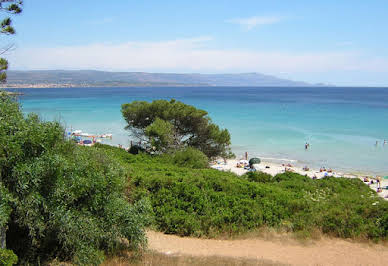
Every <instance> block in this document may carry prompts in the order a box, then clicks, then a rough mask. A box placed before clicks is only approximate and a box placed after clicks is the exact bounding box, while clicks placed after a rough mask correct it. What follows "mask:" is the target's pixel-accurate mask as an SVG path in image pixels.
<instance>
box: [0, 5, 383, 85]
mask: <svg viewBox="0 0 388 266" xmlns="http://www.w3.org/2000/svg"><path fill="white" fill-rule="evenodd" d="M318 2H319V3H318ZM386 14H388V3H387V1H386V0H385V1H377V0H370V1H362V0H358V1H357V0H353V1H347V0H342V1H338V0H337V1H330V0H325V1H311V0H309V1H307V0H300V1H298V0H293V1H286V0H283V1H280V0H279V1H259V0H255V1H244V0H240V1H217V0H212V1H201V0H197V1H190V2H189V1H178V0H174V1H168V0H165V1H124V0H115V1H95V0H94V1H89V0H82V1H79V0H78V1H75V0H66V1H48V0H46V1H44V0H33V1H32V0H26V1H25V6H24V12H23V13H22V14H21V15H20V16H17V17H14V24H15V27H16V30H17V35H16V36H13V37H10V38H8V37H4V36H3V37H2V38H3V40H2V42H3V43H15V47H16V49H15V50H14V51H12V52H11V53H9V54H8V55H7V58H8V59H9V61H10V68H11V69H99V70H109V71H148V72H179V73H192V72H196V73H198V72H200V73H240V72H261V73H264V74H270V75H275V76H279V77H283V78H290V79H294V80H303V81H307V82H313V83H316V82H324V83H330V84H336V85H347V86H351V85H360V86H364V85H366V86H388V16H387V15H386Z"/></svg>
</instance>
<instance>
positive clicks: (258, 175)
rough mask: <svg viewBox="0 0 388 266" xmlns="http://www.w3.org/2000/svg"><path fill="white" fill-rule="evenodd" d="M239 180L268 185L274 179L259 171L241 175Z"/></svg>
mask: <svg viewBox="0 0 388 266" xmlns="http://www.w3.org/2000/svg"><path fill="white" fill-rule="evenodd" d="M241 178H243V179H246V180H248V181H251V182H259V183H269V182H272V181H273V180H274V178H273V177H272V176H271V175H270V174H266V173H263V172H260V171H257V172H248V173H246V174H244V175H242V176H241Z"/></svg>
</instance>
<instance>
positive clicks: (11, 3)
mask: <svg viewBox="0 0 388 266" xmlns="http://www.w3.org/2000/svg"><path fill="white" fill-rule="evenodd" d="M22 5H23V2H22V1H18V0H0V11H4V12H6V13H8V14H19V13H21V12H22V8H21V7H22ZM0 33H2V34H6V35H12V34H15V29H14V28H13V27H12V20H11V18H10V17H6V18H4V19H3V20H2V21H1V22H0ZM11 47H12V45H10V46H7V47H4V48H3V49H2V50H1V51H0V55H2V54H4V53H5V52H7V51H8V50H9V49H10V48H11ZM7 69H8V61H7V60H6V59H4V58H0V83H4V82H5V81H6V79H7V73H6V72H5V71H6V70H7ZM0 122H1V121H0ZM0 183H1V176H0ZM0 190H1V187H0ZM3 197H4V195H3ZM0 201H1V195H0ZM0 204H1V203H0ZM6 211H7V210H6V208H5V207H4V206H2V205H0V248H5V246H6V235H5V227H4V226H3V219H4V217H6V216H5V215H4V216H3V215H2V214H4V213H5V212H6ZM2 216H3V217H2Z"/></svg>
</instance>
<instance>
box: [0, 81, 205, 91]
mask: <svg viewBox="0 0 388 266" xmlns="http://www.w3.org/2000/svg"><path fill="white" fill-rule="evenodd" d="M206 86H209V85H203V84H174V83H113V82H112V83H104V84H98V83H97V84H93V83H83V84H73V83H20V84H15V83H9V84H4V85H3V86H2V87H3V88H4V89H23V88H106V87H206ZM209 87H210V86H209Z"/></svg>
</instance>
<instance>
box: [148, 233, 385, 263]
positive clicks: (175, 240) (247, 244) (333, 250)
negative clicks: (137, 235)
mask: <svg viewBox="0 0 388 266" xmlns="http://www.w3.org/2000/svg"><path fill="white" fill-rule="evenodd" d="M147 236H148V241H149V249H150V250H153V251H156V252H160V253H164V254H167V255H190V256H221V257H230V258H246V259H259V260H269V261H273V262H276V263H281V264H291V265H388V247H386V246H383V245H376V244H364V243H352V242H349V241H346V240H342V239H330V238H322V239H320V240H316V241H313V242H312V243H308V244H303V243H301V242H298V241H296V240H293V239H285V240H281V239H277V240H274V241H270V240H266V239H261V238H249V239H243V240H216V239H198V238H191V237H184V238H182V237H178V236H174V235H165V234H163V233H158V232H153V231H150V232H148V233H147Z"/></svg>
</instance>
